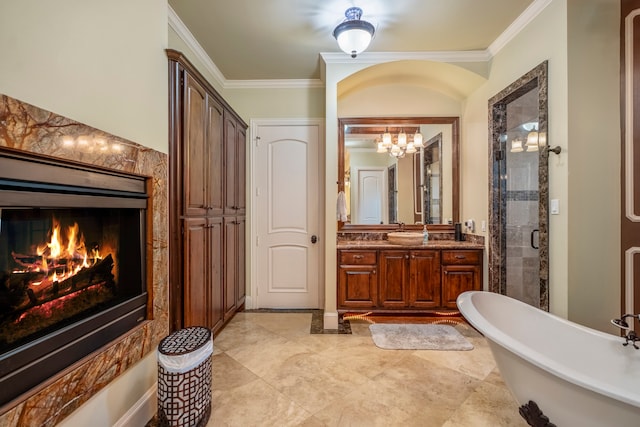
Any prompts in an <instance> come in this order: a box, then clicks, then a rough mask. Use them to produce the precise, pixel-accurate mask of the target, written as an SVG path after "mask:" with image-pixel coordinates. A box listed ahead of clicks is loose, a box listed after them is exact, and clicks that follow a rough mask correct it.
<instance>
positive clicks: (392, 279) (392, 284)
mask: <svg viewBox="0 0 640 427" xmlns="http://www.w3.org/2000/svg"><path fill="white" fill-rule="evenodd" d="M379 303H380V306H381V307H384V308H406V307H408V305H409V251H396V250H394V251H380V295H379Z"/></svg>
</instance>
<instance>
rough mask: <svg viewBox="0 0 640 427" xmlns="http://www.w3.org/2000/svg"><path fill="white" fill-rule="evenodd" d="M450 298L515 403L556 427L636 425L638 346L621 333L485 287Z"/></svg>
mask: <svg viewBox="0 0 640 427" xmlns="http://www.w3.org/2000/svg"><path fill="white" fill-rule="evenodd" d="M457 303H458V308H459V309H460V312H461V313H462V315H463V316H464V317H465V319H467V321H468V322H469V323H471V325H473V326H474V327H475V328H476V329H478V330H479V331H480V332H481V333H482V334H483V335H484V336H485V338H486V339H487V341H488V342H489V346H490V348H491V351H492V353H493V356H494V357H495V359H496V363H497V365H498V369H499V370H500V374H501V375H502V377H503V378H504V381H505V382H506V384H507V387H509V389H510V390H511V392H512V393H513V395H514V396H515V398H516V400H517V401H518V403H519V404H520V405H525V404H527V403H528V402H529V401H533V402H535V403H536V404H537V405H538V406H539V407H540V410H541V411H542V412H543V413H544V415H545V416H547V417H548V418H549V421H550V422H551V423H554V424H555V425H556V426H558V427H573V426H579V427H588V426H594V427H607V426H625V425H627V426H638V425H640V350H636V349H634V348H633V346H632V345H631V344H630V345H628V346H626V347H625V346H623V345H622V343H623V342H624V341H625V340H624V338H621V337H619V336H615V335H610V334H606V333H603V332H600V331H596V330H594V329H590V328H587V327H584V326H581V325H578V324H576V323H573V322H570V321H567V320H565V319H562V318H560V317H557V316H554V315H552V314H550V313H547V312H545V311H542V310H539V309H537V308H534V307H532V306H530V305H527V304H525V303H523V302H520V301H518V300H516V299H513V298H509V297H507V296H504V295H500V294H496V293H492V292H481V291H470V292H464V293H463V294H461V295H460V296H459V297H458V299H457ZM612 316H615V317H617V313H616V314H615V315H614V314H612Z"/></svg>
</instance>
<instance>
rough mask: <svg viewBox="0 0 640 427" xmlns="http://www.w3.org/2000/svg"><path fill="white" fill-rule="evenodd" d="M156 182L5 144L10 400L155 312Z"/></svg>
mask: <svg viewBox="0 0 640 427" xmlns="http://www.w3.org/2000/svg"><path fill="white" fill-rule="evenodd" d="M148 188H149V185H148V182H147V179H146V178H145V177H141V176H138V175H131V174H126V173H123V172H118V171H112V170H107V169H101V168H97V167H92V166H87V165H83V164H79V163H74V162H69V161H63V160H55V159H52V158H50V157H44V156H38V155H34V154H27V153H23V152H19V151H14V150H9V149H1V150H0V406H3V405H6V404H7V403H9V402H11V401H12V400H14V399H16V398H18V397H20V396H21V395H23V394H25V393H27V392H28V391H29V390H31V389H32V388H34V387H36V386H38V385H40V384H42V383H43V382H45V381H46V380H47V379H49V378H51V377H52V376H55V375H56V374H57V373H58V372H61V371H62V370H64V369H66V368H68V367H69V366H71V365H73V364H74V363H76V362H78V361H79V360H81V359H83V358H84V357H86V356H88V355H89V354H91V353H93V352H95V351H96V350H98V349H100V348H102V347H104V346H105V345H106V344H108V343H110V342H111V341H113V340H115V339H116V338H118V337H120V336H121V335H123V334H125V333H126V332H128V331H130V330H131V329H133V328H134V327H135V326H136V325H138V324H139V323H141V322H143V321H144V320H145V319H147V312H148V309H147V300H148V294H147V287H146V274H147V272H146V268H145V266H146V253H145V251H146V248H145V244H146V241H147V239H146V232H147V221H148V218H147V216H148V206H147V204H148V198H149V190H148Z"/></svg>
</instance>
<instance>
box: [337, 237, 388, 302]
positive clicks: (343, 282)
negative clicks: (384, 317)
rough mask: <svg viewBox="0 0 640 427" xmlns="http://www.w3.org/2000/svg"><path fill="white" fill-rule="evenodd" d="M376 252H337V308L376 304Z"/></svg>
mask: <svg viewBox="0 0 640 427" xmlns="http://www.w3.org/2000/svg"><path fill="white" fill-rule="evenodd" d="M377 259H378V258H377V251H375V250H374V251H356V250H343V251H338V281H339V283H340V285H339V286H338V308H374V307H376V306H377V304H378V275H377V267H378V265H377V264H378V262H377Z"/></svg>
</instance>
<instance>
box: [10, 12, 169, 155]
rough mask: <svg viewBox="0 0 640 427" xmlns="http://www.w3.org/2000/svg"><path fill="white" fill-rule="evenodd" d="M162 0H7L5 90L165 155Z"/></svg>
mask: <svg viewBox="0 0 640 427" xmlns="http://www.w3.org/2000/svg"><path fill="white" fill-rule="evenodd" d="M166 44H167V7H166V1H164V0H140V1H135V2H130V1H127V0H115V1H108V2H101V1H74V0H59V1H55V2H42V1H38V0H23V1H4V2H2V7H1V9H0V51H1V52H2V67H0V92H2V93H4V94H6V95H9V96H12V97H14V98H17V99H19V100H21V101H24V102H27V103H30V104H33V105H36V106H38V107H40V108H44V109H46V110H50V111H53V112H55V113H57V114H61V115H63V116H66V117H69V118H71V119H74V120H77V121H79V122H82V123H85V124H88V125H90V126H93V127H96V128H98V129H101V130H104V131H106V132H110V133H112V134H115V135H117V136H120V137H123V138H127V139H130V140H132V141H134V142H137V143H139V144H142V145H145V146H147V147H151V148H154V149H156V150H158V151H161V152H163V153H166V152H167V86H168V85H167V62H166V56H165V54H164V48H165V46H166Z"/></svg>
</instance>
